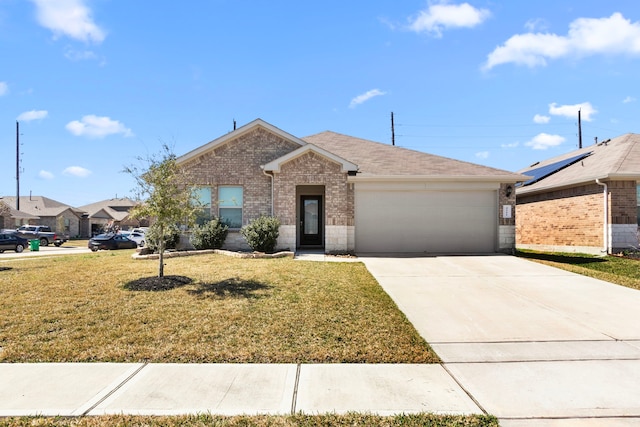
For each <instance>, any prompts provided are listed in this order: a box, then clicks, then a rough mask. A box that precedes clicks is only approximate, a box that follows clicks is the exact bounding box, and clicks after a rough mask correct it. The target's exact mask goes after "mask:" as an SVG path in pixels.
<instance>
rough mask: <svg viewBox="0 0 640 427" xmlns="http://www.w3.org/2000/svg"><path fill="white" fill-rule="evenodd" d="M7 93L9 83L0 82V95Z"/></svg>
mask: <svg viewBox="0 0 640 427" xmlns="http://www.w3.org/2000/svg"><path fill="white" fill-rule="evenodd" d="M7 93H9V85H8V84H7V83H6V82H0V96H2V95H6V94H7Z"/></svg>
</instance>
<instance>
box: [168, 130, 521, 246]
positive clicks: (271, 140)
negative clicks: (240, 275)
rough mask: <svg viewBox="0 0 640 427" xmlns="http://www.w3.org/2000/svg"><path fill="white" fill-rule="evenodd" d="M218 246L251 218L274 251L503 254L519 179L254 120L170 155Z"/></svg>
mask: <svg viewBox="0 0 640 427" xmlns="http://www.w3.org/2000/svg"><path fill="white" fill-rule="evenodd" d="M178 163H179V164H180V165H181V166H183V167H184V168H185V170H186V171H187V173H188V175H189V177H190V181H191V182H193V184H194V185H196V186H198V187H199V195H200V196H199V198H200V200H201V202H203V203H204V204H205V205H206V211H207V212H206V213H207V214H208V216H219V217H221V218H222V219H223V220H225V221H227V222H228V223H229V224H230V233H229V236H228V238H227V242H226V247H227V248H230V249H241V248H246V243H245V242H244V240H243V239H242V238H241V236H240V234H239V232H238V231H239V229H240V227H242V226H243V225H246V224H248V223H249V221H250V220H252V219H254V218H257V217H259V216H260V215H273V216H276V217H278V218H279V220H280V222H281V224H282V225H281V227H280V237H279V239H278V248H279V249H290V250H296V249H300V248H303V249H304V248H317V249H322V250H324V251H325V252H329V253H331V252H351V251H356V252H360V253H364V252H422V253H424V252H427V253H471V252H481V253H490V252H498V251H500V252H510V251H512V250H513V249H514V248H515V218H514V209H513V208H514V207H515V191H513V189H514V185H515V183H516V182H518V181H522V180H524V179H525V177H523V176H522V175H519V174H515V173H512V172H507V171H503V170H498V169H493V168H489V167H485V166H480V165H476V164H472V163H466V162H462V161H458V160H453V159H447V158H443V157H439V156H434V155H430V154H425V153H422V152H418V151H413V150H408V149H405V148H401V147H397V146H392V145H387V144H381V143H377V142H372V141H367V140H364V139H359V138H354V137H350V136H346V135H341V134H337V133H334V132H323V133H319V134H317V135H313V136H309V137H307V138H297V137H295V136H293V135H290V134H288V133H286V132H284V131H282V130H280V129H278V128H276V127H275V126H272V125H270V124H269V123H266V122H264V121H262V120H260V119H257V120H254V121H253V122H251V123H249V124H247V125H245V126H243V127H240V128H238V129H237V130H234V131H233V132H230V133H228V134H226V135H224V136H222V137H220V138H217V139H215V140H213V141H211V142H209V143H208V144H205V145H203V146H201V147H199V148H197V149H195V150H193V151H191V152H189V153H187V154H185V155H183V156H181V157H179V158H178Z"/></svg>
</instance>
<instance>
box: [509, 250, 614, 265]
mask: <svg viewBox="0 0 640 427" xmlns="http://www.w3.org/2000/svg"><path fill="white" fill-rule="evenodd" d="M517 256H519V257H520V258H528V259H539V260H542V261H553V262H559V263H562V264H570V265H580V264H593V263H599V262H607V260H606V259H605V258H599V257H595V256H588V255H561V254H553V253H539V252H522V251H518V252H517Z"/></svg>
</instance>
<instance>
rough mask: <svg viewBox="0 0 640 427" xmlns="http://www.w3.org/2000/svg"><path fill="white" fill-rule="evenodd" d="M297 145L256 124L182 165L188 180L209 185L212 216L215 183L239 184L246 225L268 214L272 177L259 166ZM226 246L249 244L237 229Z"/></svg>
mask: <svg viewBox="0 0 640 427" xmlns="http://www.w3.org/2000/svg"><path fill="white" fill-rule="evenodd" d="M299 147H300V146H299V145H298V144H295V143H293V142H291V141H287V140H285V139H283V138H281V137H279V136H277V135H275V134H273V133H271V132H268V131H266V130H264V129H261V128H257V129H254V130H252V131H250V132H247V133H246V134H243V135H240V136H239V137H237V138H235V139H233V140H231V141H227V142H226V143H224V144H222V145H221V146H219V147H216V148H215V149H213V150H211V151H209V152H207V153H205V154H203V155H201V156H198V157H197V158H194V159H192V160H191V161H188V162H185V163H184V164H183V167H184V168H185V170H186V173H187V175H188V177H189V180H190V182H192V183H193V184H195V185H199V186H209V187H211V199H212V207H211V208H212V209H211V211H212V213H213V214H214V215H215V216H217V212H218V206H217V194H218V186H220V185H231V186H242V188H243V202H244V203H243V213H242V216H243V217H242V223H243V225H246V224H248V223H249V221H251V220H252V219H255V218H258V217H259V216H260V215H271V178H270V177H268V176H266V175H265V174H264V173H263V172H262V169H261V168H260V166H261V165H264V164H266V163H269V162H270V161H272V160H275V159H277V158H279V157H282V156H284V155H285V154H287V153H290V152H291V151H293V150H295V149H297V148H299ZM225 247H226V248H228V249H246V248H247V247H248V246H247V245H246V243H245V242H244V239H243V238H242V236H240V234H239V233H238V231H237V230H231V231H230V232H229V235H228V237H227V241H226V244H225Z"/></svg>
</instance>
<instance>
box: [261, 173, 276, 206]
mask: <svg viewBox="0 0 640 427" xmlns="http://www.w3.org/2000/svg"><path fill="white" fill-rule="evenodd" d="M260 169H262V173H263V174H265V175H266V176H268V177H269V178H271V216H273V174H272V173H267V172H266V171H265V170H264V166H260Z"/></svg>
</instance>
